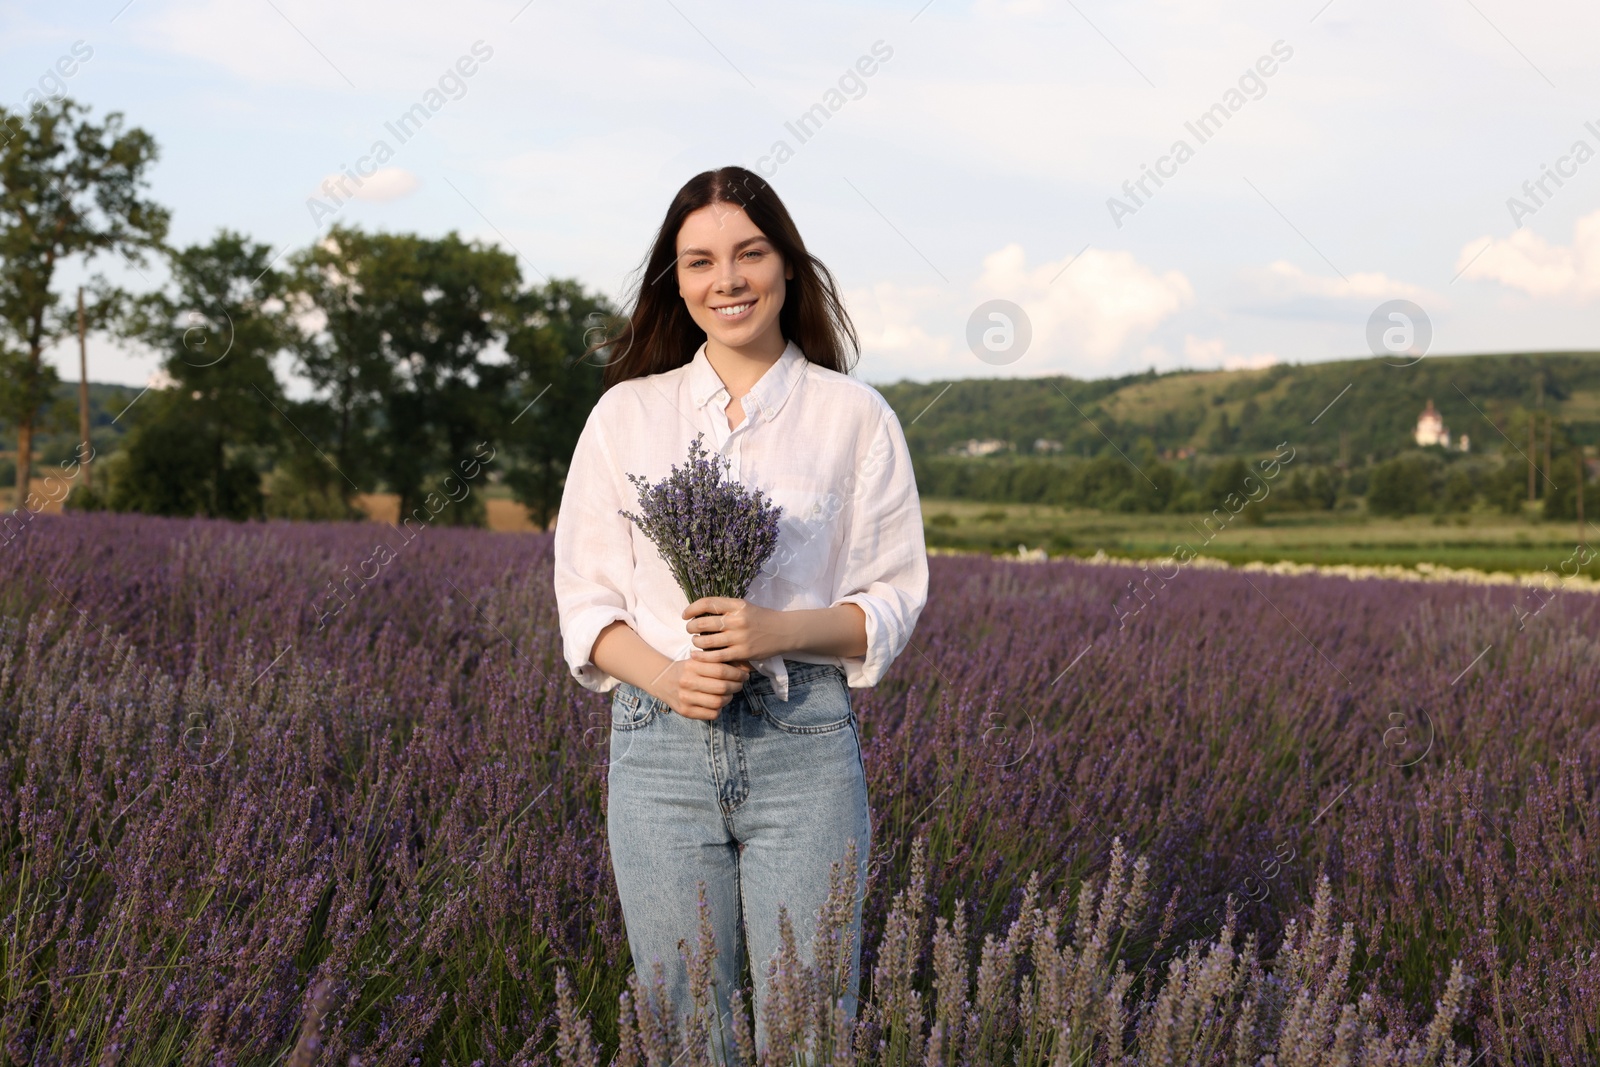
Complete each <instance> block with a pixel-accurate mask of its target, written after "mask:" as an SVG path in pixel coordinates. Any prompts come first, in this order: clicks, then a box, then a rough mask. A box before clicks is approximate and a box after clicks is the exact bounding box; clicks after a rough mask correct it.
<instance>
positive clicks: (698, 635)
mask: <svg viewBox="0 0 1600 1067" xmlns="http://www.w3.org/2000/svg"><path fill="white" fill-rule="evenodd" d="M788 615H789V613H788V612H783V611H778V610H777V609H775V608H763V607H759V606H758V605H755V604H752V603H750V602H749V601H748V600H741V599H739V598H738V597H726V596H707V597H701V598H700V599H699V600H696V601H695V602H694V603H692V604H690V605H689V606H688V607H686V608H684V609H683V617H684V618H685V619H687V620H688V622H687V623H685V627H686V629H688V631H689V633H691V634H693V635H694V645H695V647H694V650H693V651H691V652H690V653H689V656H690V659H691V660H697V661H702V662H710V663H740V662H742V663H744V664H745V665H747V666H748V665H749V662H750V661H751V660H756V659H766V658H767V657H768V656H776V655H779V654H780V653H783V652H788V651H790V650H792V649H793V648H794V647H796V646H795V643H794V640H793V635H792V634H791V633H790V627H789V625H788V618H787V616H788Z"/></svg>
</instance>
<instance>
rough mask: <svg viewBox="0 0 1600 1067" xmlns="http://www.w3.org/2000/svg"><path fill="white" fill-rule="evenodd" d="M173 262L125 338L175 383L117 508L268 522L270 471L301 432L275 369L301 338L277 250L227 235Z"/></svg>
mask: <svg viewBox="0 0 1600 1067" xmlns="http://www.w3.org/2000/svg"><path fill="white" fill-rule="evenodd" d="M168 262H169V265H170V269H171V275H172V277H171V282H170V284H169V286H168V288H167V289H166V290H165V291H162V292H157V293H152V294H149V295H147V296H144V297H141V298H140V299H139V300H138V301H136V302H135V303H134V305H133V308H132V310H131V311H130V312H129V314H128V316H127V318H126V320H125V322H124V323H123V330H124V332H125V333H126V334H127V335H128V336H130V337H134V338H137V339H139V340H141V341H143V342H145V343H146V344H148V345H150V346H151V347H153V348H155V349H156V350H158V351H160V352H163V353H165V355H166V359H165V361H164V363H163V368H164V370H165V371H166V373H167V375H168V376H169V377H170V378H171V379H172V385H171V387H170V388H167V389H162V390H159V391H155V392H154V395H153V397H151V398H150V399H149V400H147V401H145V405H146V406H145V408H144V410H136V415H137V418H136V420H135V426H134V429H133V430H132V432H131V435H130V437H129V440H128V445H127V451H128V462H127V467H126V469H125V471H124V472H123V474H122V476H121V478H120V480H119V482H118V484H117V485H115V486H114V487H113V488H112V491H111V495H110V498H109V503H110V506H111V507H112V508H113V509H115V510H119V511H146V512H154V513H157V514H163V515H208V516H212V517H217V518H232V519H245V518H253V517H261V516H262V515H263V498H262V493H261V473H260V472H261V470H262V468H263V467H265V466H266V465H268V463H269V462H270V461H271V459H272V458H274V457H275V456H276V455H277V454H278V452H279V442H280V440H282V439H283V437H284V434H285V433H286V432H287V433H295V431H294V429H293V427H292V426H291V425H290V423H289V420H288V419H287V417H286V415H285V413H284V410H283V408H284V398H283V391H282V389H281V388H280V386H279V384H278V381H277V378H276V376H275V375H274V374H273V370H272V360H273V358H274V357H275V356H276V355H277V354H278V353H279V352H281V351H282V350H283V349H284V347H285V345H286V344H287V343H288V341H289V338H290V328H289V324H288V319H287V312H286V308H285V305H284V303H283V300H282V298H281V296H282V290H283V279H282V277H281V276H280V275H279V274H278V273H277V272H275V271H274V270H273V269H272V265H271V264H272V248H271V246H270V245H264V244H257V243H255V242H253V241H250V240H249V239H248V238H246V237H244V236H242V235H240V234H237V233H233V232H231V231H228V230H222V231H220V232H219V233H218V235H217V236H216V237H215V238H214V239H213V240H212V241H211V242H210V243H209V244H205V245H192V246H190V247H189V248H186V249H183V250H182V251H172V252H170V253H169V254H168Z"/></svg>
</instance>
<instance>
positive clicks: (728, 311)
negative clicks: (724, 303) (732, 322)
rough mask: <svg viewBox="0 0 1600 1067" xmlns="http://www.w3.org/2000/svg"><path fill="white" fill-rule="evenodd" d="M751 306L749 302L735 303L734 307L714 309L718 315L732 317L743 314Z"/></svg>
mask: <svg viewBox="0 0 1600 1067" xmlns="http://www.w3.org/2000/svg"><path fill="white" fill-rule="evenodd" d="M749 306H750V305H749V304H735V305H733V307H727V308H716V309H714V310H715V311H716V313H717V314H718V315H721V316H723V317H724V318H732V317H733V316H735V315H742V314H743V313H744V311H745V309H746V308H748V307H749Z"/></svg>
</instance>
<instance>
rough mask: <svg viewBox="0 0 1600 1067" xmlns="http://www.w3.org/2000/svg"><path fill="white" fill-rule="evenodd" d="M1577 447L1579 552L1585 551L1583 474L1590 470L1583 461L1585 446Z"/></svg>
mask: <svg viewBox="0 0 1600 1067" xmlns="http://www.w3.org/2000/svg"><path fill="white" fill-rule="evenodd" d="M1576 449H1577V457H1578V551H1579V553H1582V552H1583V548H1584V540H1583V476H1584V475H1585V474H1587V473H1588V472H1587V471H1586V470H1585V469H1584V468H1585V466H1586V465H1585V463H1584V462H1583V446H1582V445H1578V446H1576Z"/></svg>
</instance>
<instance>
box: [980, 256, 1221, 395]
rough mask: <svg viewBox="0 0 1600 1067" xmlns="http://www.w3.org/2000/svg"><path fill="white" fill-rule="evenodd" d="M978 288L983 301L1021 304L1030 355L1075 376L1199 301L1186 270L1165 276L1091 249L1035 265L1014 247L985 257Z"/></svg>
mask: <svg viewBox="0 0 1600 1067" xmlns="http://www.w3.org/2000/svg"><path fill="white" fill-rule="evenodd" d="M1069 264H1070V266H1069ZM973 290H974V293H975V295H976V296H977V297H978V299H979V300H988V299H995V298H1003V299H1006V300H1013V301H1015V302H1016V303H1018V304H1020V305H1022V308H1023V310H1025V311H1026V312H1027V313H1028V317H1029V319H1031V320H1032V322H1033V344H1032V351H1036V352H1037V353H1038V357H1037V359H1035V357H1034V356H1033V355H1032V351H1031V352H1030V354H1029V356H1028V357H1027V358H1028V362H1029V363H1038V362H1046V363H1049V364H1051V365H1052V366H1057V367H1059V366H1061V365H1062V364H1063V363H1065V364H1068V367H1067V368H1066V369H1068V370H1069V371H1071V372H1073V373H1079V372H1082V371H1084V370H1096V371H1098V370H1103V369H1105V368H1107V367H1108V366H1110V365H1111V364H1113V363H1114V362H1116V360H1117V357H1118V356H1119V355H1121V354H1122V352H1123V349H1124V347H1125V346H1126V345H1127V344H1128V343H1129V342H1130V341H1133V340H1136V339H1138V338H1141V337H1143V336H1144V335H1145V334H1147V333H1148V332H1149V331H1150V330H1152V329H1154V328H1155V327H1156V326H1158V325H1160V324H1161V322H1162V321H1163V320H1165V319H1166V318H1168V317H1169V316H1171V315H1173V314H1174V313H1176V312H1178V311H1180V310H1182V309H1183V308H1185V307H1188V306H1189V305H1191V304H1193V303H1194V288H1193V287H1192V286H1191V285H1190V284H1189V279H1188V278H1186V277H1184V275H1183V272H1182V271H1176V270H1169V271H1166V272H1165V273H1159V274H1158V273H1157V272H1156V271H1154V270H1152V269H1150V268H1149V267H1147V266H1145V265H1144V264H1142V263H1140V262H1139V261H1138V260H1137V259H1135V258H1134V256H1133V253H1131V252H1124V251H1106V250H1103V249H1098V248H1090V249H1086V250H1085V251H1084V252H1083V253H1082V254H1081V255H1079V256H1078V258H1077V260H1076V261H1073V259H1072V257H1071V256H1068V257H1066V258H1064V259H1061V260H1056V261H1054V262H1049V261H1047V262H1044V263H1041V264H1039V265H1038V266H1037V267H1032V268H1030V267H1028V265H1027V254H1026V253H1025V252H1024V251H1023V249H1022V246H1021V245H1019V244H1016V243H1015V242H1013V243H1012V244H1008V245H1006V246H1005V247H1004V248H1002V249H1000V250H999V251H997V252H991V253H990V254H989V255H987V256H985V257H984V259H983V273H982V274H981V275H980V276H979V277H978V280H977V281H976V282H975V283H974V284H973ZM1084 364H1087V365H1088V366H1087V367H1085V366H1084Z"/></svg>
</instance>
